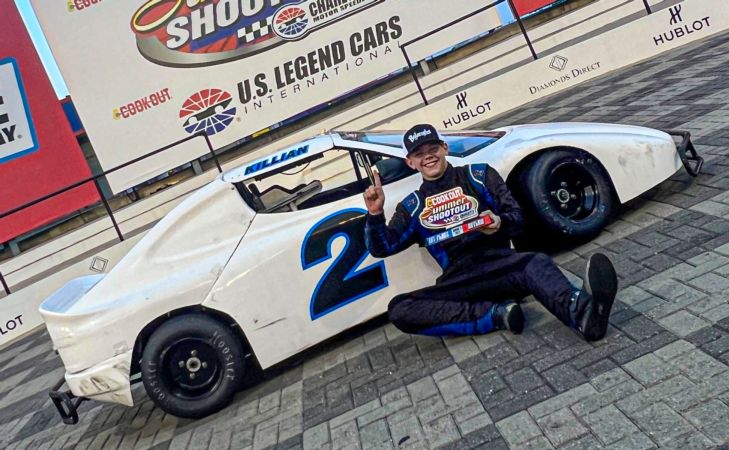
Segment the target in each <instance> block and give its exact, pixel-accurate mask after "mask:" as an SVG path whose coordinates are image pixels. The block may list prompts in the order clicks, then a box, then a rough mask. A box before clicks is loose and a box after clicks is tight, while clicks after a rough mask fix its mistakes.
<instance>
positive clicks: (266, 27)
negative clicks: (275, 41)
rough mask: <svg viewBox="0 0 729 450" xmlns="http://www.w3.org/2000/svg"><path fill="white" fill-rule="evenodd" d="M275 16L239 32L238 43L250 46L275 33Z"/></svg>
mask: <svg viewBox="0 0 729 450" xmlns="http://www.w3.org/2000/svg"><path fill="white" fill-rule="evenodd" d="M272 21H273V16H270V17H267V18H265V19H262V20H259V21H258V22H254V23H252V24H250V25H248V26H246V27H243V28H241V29H240V30H238V43H240V44H248V43H250V42H253V41H255V40H256V39H258V38H260V37H263V36H266V35H268V34H271V33H273V25H272V24H271V22H272Z"/></svg>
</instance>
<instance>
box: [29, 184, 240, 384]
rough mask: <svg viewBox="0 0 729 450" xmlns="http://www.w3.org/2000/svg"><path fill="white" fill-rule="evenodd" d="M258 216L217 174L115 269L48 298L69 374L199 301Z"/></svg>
mask: <svg viewBox="0 0 729 450" xmlns="http://www.w3.org/2000/svg"><path fill="white" fill-rule="evenodd" d="M253 216H254V214H253V211H252V210H250V208H248V207H247V205H245V203H244V202H242V201H241V199H240V195H239V194H238V192H237V191H236V189H235V187H234V186H233V185H231V184H229V183H226V182H224V181H222V180H219V179H218V180H216V181H213V182H212V183H210V184H209V185H207V186H205V187H204V188H202V189H200V190H199V191H197V192H196V193H195V194H193V195H192V196H190V197H189V198H188V199H186V200H185V201H184V202H183V203H182V204H181V205H180V206H179V207H178V208H176V209H174V210H173V211H172V212H170V213H169V214H168V215H167V216H166V217H165V218H164V219H162V220H161V221H160V222H159V223H158V224H157V225H156V226H155V227H154V228H153V229H152V230H150V231H149V233H147V235H146V236H145V237H144V238H142V240H141V241H140V242H139V243H138V244H137V245H136V246H135V247H134V248H133V249H132V250H131V251H130V252H129V253H128V254H127V255H126V256H125V257H124V258H123V259H122V260H121V261H120V262H119V263H118V265H117V266H116V267H115V268H114V270H112V271H111V272H110V273H109V274H107V275H106V276H104V277H103V278H100V279H98V280H97V279H92V280H87V283H90V282H92V281H97V283H96V284H95V285H94V286H93V288H91V289H90V290H89V291H88V292H86V294H85V295H82V296H80V297H75V298H74V297H72V295H69V294H78V293H79V292H83V289H84V288H85V287H86V285H84V286H81V287H79V286H77V284H78V282H77V283H76V285H74V281H75V280H74V281H72V282H70V283H69V284H67V285H66V286H64V287H63V288H61V289H60V290H59V291H58V292H56V293H55V294H54V295H52V296H51V297H49V298H48V299H47V300H46V301H45V302H43V304H42V305H41V307H40V312H41V314H42V315H43V318H44V320H45V322H46V326H47V328H48V332H49V334H50V336H51V339H52V340H53V342H54V346H55V348H56V349H57V350H58V352H59V355H60V356H61V359H63V362H64V365H65V366H66V373H67V380H68V379H69V378H70V377H69V374H75V373H78V372H81V371H83V370H85V369H88V368H90V367H92V366H95V365H97V364H99V363H100V362H105V361H107V360H111V359H112V358H114V357H116V356H119V355H122V354H126V353H128V352H129V351H130V350H132V348H133V346H134V342H135V340H136V337H137V335H138V334H139V332H140V331H141V330H142V329H143V328H144V327H145V326H146V325H147V324H149V323H150V322H151V321H152V320H154V319H155V318H157V317H160V316H163V315H165V314H167V313H169V312H170V311H174V310H176V309H179V308H182V307H184V306H188V305H199V304H200V303H201V302H202V300H203V299H204V298H205V296H206V295H207V294H208V292H209V291H210V289H212V287H213V285H214V283H215V281H216V280H217V278H218V276H219V275H220V273H222V271H223V268H224V267H225V266H226V264H227V263H228V260H229V259H230V256H231V255H232V254H233V252H234V250H235V249H236V248H237V246H238V243H239V242H240V240H241V237H242V236H243V235H244V234H245V231H246V229H247V228H248V226H249V225H250V223H251V220H252V218H253ZM211 231H213V232H211ZM130 275H131V276H130ZM130 358H131V357H130ZM73 392H74V394H76V395H84V394H83V393H82V392H80V391H78V392H76V391H73Z"/></svg>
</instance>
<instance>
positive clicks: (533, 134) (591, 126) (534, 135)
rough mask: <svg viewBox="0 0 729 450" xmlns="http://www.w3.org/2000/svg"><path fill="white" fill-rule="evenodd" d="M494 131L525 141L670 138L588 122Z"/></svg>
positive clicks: (645, 130) (650, 131)
mask: <svg viewBox="0 0 729 450" xmlns="http://www.w3.org/2000/svg"><path fill="white" fill-rule="evenodd" d="M494 131H505V132H506V133H507V137H508V138H509V139H508V140H509V141H511V142H514V141H515V140H521V141H527V140H532V139H540V140H541V139H545V138H549V137H550V136H561V135H574V134H589V135H597V134H620V135H626V134H627V135H636V136H650V137H655V138H660V139H670V136H669V135H668V134H666V133H664V132H663V131H659V130H654V129H652V128H645V127H639V126H634V125H618V124H608V123H588V122H555V123H541V124H531V125H514V126H509V127H504V128H499V129H497V130H494Z"/></svg>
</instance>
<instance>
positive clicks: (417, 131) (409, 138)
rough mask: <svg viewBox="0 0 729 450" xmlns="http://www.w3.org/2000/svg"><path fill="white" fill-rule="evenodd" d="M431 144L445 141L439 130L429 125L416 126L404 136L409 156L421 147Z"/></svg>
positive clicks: (404, 146)
mask: <svg viewBox="0 0 729 450" xmlns="http://www.w3.org/2000/svg"><path fill="white" fill-rule="evenodd" d="M429 142H443V139H442V138H441V136H440V133H438V130H436V129H435V127H434V126H433V125H429V124H427V123H424V124H420V125H415V126H414V127H412V128H410V129H409V130H408V131H406V132H405V136H403V148H404V149H405V153H406V154H408V155H409V154H410V153H412V152H414V151H415V149H417V148H418V147H420V146H421V145H423V144H427V143H429Z"/></svg>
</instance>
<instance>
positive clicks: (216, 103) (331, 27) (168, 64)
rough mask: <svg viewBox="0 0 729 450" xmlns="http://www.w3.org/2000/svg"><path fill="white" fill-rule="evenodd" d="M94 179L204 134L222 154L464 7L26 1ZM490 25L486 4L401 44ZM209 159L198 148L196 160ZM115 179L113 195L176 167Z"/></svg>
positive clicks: (390, 64) (310, 1) (427, 51)
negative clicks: (90, 156)
mask: <svg viewBox="0 0 729 450" xmlns="http://www.w3.org/2000/svg"><path fill="white" fill-rule="evenodd" d="M32 4H33V7H34V9H35V11H36V14H37V15H38V18H39V20H40V23H41V26H42V28H43V30H44V32H45V35H46V37H47V38H48V41H49V43H50V46H51V49H52V51H53V53H54V55H55V57H56V60H57V61H58V63H59V66H60V68H61V72H62V73H63V76H64V79H65V81H66V82H67V84H68V87H69V91H70V93H71V96H72V97H73V99H74V104H75V105H76V108H77V109H78V112H79V115H80V116H81V119H82V120H83V122H84V126H85V128H86V131H87V133H88V135H89V138H90V140H91V142H92V144H93V145H94V149H95V151H96V153H97V155H98V157H99V161H100V162H101V164H102V166H103V167H104V168H105V169H109V168H111V167H113V166H116V165H119V164H122V163H124V162H127V161H129V160H131V159H133V158H135V157H139V156H141V155H143V154H146V153H149V152H151V151H153V150H155V149H157V148H160V147H163V146H165V145H169V144H171V143H173V142H175V141H177V140H179V139H182V138H184V137H187V136H189V135H190V134H193V133H197V132H200V131H205V132H207V133H208V135H210V136H211V138H212V142H213V145H214V147H215V148H221V147H223V146H226V145H228V144H231V143H234V142H236V141H237V140H239V139H241V138H243V137H245V136H249V135H251V134H253V133H255V132H256V131H259V130H261V129H263V128H266V127H268V126H270V125H272V124H276V123H278V122H280V121H282V120H284V119H287V118H289V117H292V116H294V115H296V114H297V113H300V112H302V111H306V110H308V109H310V108H312V107H314V106H317V105H320V104H323V103H326V102H327V101H329V100H332V99H334V98H336V97H338V96H340V95H342V94H345V93H347V92H349V91H352V90H354V89H356V88H359V87H361V86H364V85H366V84H368V83H371V82H373V81H375V80H377V79H378V78H381V77H383V76H386V75H388V74H390V73H392V72H395V71H397V70H399V69H402V68H403V67H405V65H406V63H405V60H404V57H403V55H402V52H401V50H400V48H399V44H400V43H403V42H405V41H408V40H410V39H413V38H415V37H418V36H420V35H422V34H424V33H427V32H429V31H431V30H433V29H435V28H437V27H439V26H441V25H443V24H445V23H447V22H450V21H453V20H455V19H457V18H460V17H462V16H464V15H466V14H467V13H469V12H472V11H475V10H477V9H479V8H482V7H484V6H485V5H487V4H488V3H487V2H478V1H473V0H450V1H447V2H444V1H442V0H397V1H396V0H304V1H300V0H299V1H293V0H165V1H162V0H127V1H109V0H104V1H102V0H73V1H71V2H66V1H50V2H49V1H47V0H32ZM500 24H501V22H500V19H499V15H498V12H497V10H496V8H492V9H490V10H488V11H487V12H485V13H482V14H479V15H477V16H475V17H474V18H473V19H471V20H469V21H466V22H464V23H462V24H460V25H459V26H456V27H450V28H449V29H447V30H444V31H443V32H441V33H438V34H437V35H435V36H433V37H430V38H427V39H424V40H423V41H421V42H419V43H418V44H417V45H413V46H412V47H409V48H408V52H409V54H410V57H411V59H412V60H413V61H417V60H419V59H422V58H424V57H426V56H428V55H431V54H433V53H435V52H438V51H441V50H443V49H446V48H448V47H450V46H452V45H454V44H456V43H459V42H462V41H464V40H465V39H468V38H470V37H473V36H475V35H478V34H480V33H483V32H485V31H488V30H490V29H493V28H495V27H497V26H499V25H500ZM205 151H206V149H205V147H204V146H199V147H198V156H199V155H201V154H203V153H204V152H205ZM165 155H166V157H165V158H164V161H161V162H160V161H156V162H155V163H154V164H151V163H150V162H148V161H145V162H143V163H140V164H136V165H135V166H133V167H130V168H129V169H128V170H122V171H119V172H118V173H115V174H112V175H111V176H110V177H109V182H110V184H111V186H112V189H113V190H114V191H119V190H122V189H124V188H126V187H129V186H130V185H132V184H134V182H135V181H136V180H139V179H142V178H144V177H145V176H146V178H149V177H151V176H154V175H157V174H159V173H160V172H162V171H164V170H166V169H169V168H171V167H174V166H177V165H180V164H182V163H184V162H187V160H185V159H184V158H182V159H181V158H179V155H177V152H175V151H174V150H173V151H169V152H166V153H165Z"/></svg>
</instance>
